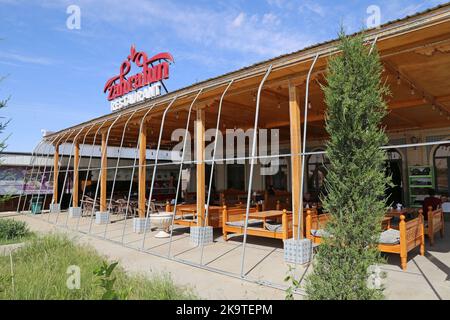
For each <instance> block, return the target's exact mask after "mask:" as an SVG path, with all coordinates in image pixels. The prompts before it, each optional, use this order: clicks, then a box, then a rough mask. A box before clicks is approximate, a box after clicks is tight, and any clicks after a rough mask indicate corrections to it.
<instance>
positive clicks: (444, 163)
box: [434, 144, 450, 196]
mask: <svg viewBox="0 0 450 320" xmlns="http://www.w3.org/2000/svg"><path fill="white" fill-rule="evenodd" d="M434 168H435V174H436V191H437V194H439V195H444V196H448V194H449V191H450V170H449V168H450V144H445V145H442V146H440V147H439V148H437V149H436V151H435V152H434Z"/></svg>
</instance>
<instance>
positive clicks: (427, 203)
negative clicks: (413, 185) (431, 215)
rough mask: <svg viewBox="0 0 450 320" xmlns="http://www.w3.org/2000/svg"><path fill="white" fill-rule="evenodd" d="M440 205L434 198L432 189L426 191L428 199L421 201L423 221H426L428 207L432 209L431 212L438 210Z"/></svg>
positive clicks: (437, 199)
mask: <svg viewBox="0 0 450 320" xmlns="http://www.w3.org/2000/svg"><path fill="white" fill-rule="evenodd" d="M441 205H442V202H441V199H439V198H436V197H435V191H434V189H429V190H428V197H426V198H425V199H424V200H423V208H422V209H423V215H424V218H425V220H427V219H428V214H427V212H428V207H433V210H436V209H438V207H440V206H441Z"/></svg>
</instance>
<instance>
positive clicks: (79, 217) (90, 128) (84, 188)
mask: <svg viewBox="0 0 450 320" xmlns="http://www.w3.org/2000/svg"><path fill="white" fill-rule="evenodd" d="M103 123H105V122H103ZM103 123H102V125H103ZM96 124H97V122H95V123H93V124H92V126H90V127H89V129H88V130H87V131H86V133H85V134H84V137H83V143H82V144H81V150H80V159H79V160H78V170H79V169H80V164H81V159H82V158H83V152H84V149H85V142H86V138H87V136H88V134H89V133H90V132H91V130H92V129H93V128H94V127H95V125H96ZM94 143H95V138H94ZM91 160H92V152H91V155H90V158H89V162H88V167H87V169H86V170H81V171H80V170H79V172H86V178H85V182H84V186H83V192H82V195H81V198H79V200H81V203H80V208H81V214H80V215H79V216H78V218H77V224H76V228H75V229H76V230H77V231H78V226H79V224H80V219H81V217H82V216H83V209H84V208H83V205H84V203H83V198H84V192H85V191H86V183H87V177H88V173H89V168H90V166H91ZM71 200H72V197H71Z"/></svg>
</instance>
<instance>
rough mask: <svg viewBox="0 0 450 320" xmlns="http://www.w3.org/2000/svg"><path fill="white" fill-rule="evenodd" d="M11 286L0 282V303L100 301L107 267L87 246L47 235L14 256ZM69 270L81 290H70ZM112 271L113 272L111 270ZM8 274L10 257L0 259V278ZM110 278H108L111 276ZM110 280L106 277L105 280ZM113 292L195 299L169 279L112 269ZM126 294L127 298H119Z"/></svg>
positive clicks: (28, 244)
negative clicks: (101, 275) (75, 272)
mask: <svg viewBox="0 0 450 320" xmlns="http://www.w3.org/2000/svg"><path fill="white" fill-rule="evenodd" d="M13 262H14V283H15V290H14V293H13V290H12V285H11V283H10V282H9V281H8V279H7V278H6V279H4V280H3V281H0V289H1V290H0V299H25V300H35V299H38V300H55V299H56V300H78V299H83V300H92V299H95V300H100V299H102V298H103V296H104V293H105V288H104V287H102V286H100V285H99V277H98V276H97V275H96V274H99V270H101V269H102V268H103V267H102V266H105V265H106V266H109V263H108V262H107V261H106V259H104V258H103V257H101V256H100V255H98V254H97V252H96V251H95V250H94V249H93V248H91V247H89V246H86V245H79V244H75V243H74V242H73V241H71V240H70V239H69V238H67V236H63V235H58V234H55V235H47V236H44V237H35V238H33V239H31V240H30V241H29V242H28V243H27V245H26V246H25V247H23V248H22V249H20V250H18V251H16V252H15V253H14V255H13ZM69 266H77V267H79V270H80V280H81V281H80V288H79V289H69V288H68V287H67V285H66V283H67V280H68V278H69V276H70V274H68V273H67V272H68V267H69ZM111 271H112V270H111ZM2 274H3V275H9V274H10V261H9V257H0V275H2ZM110 275H111V274H110ZM108 277H109V276H108ZM113 277H114V278H115V279H116V280H115V281H114V290H115V291H116V292H118V293H120V294H119V295H118V298H120V299H167V300H175V299H194V298H195V295H194V294H193V293H192V292H191V291H190V290H188V289H186V288H182V287H178V286H176V285H175V284H174V283H173V282H172V280H171V278H170V277H169V276H168V275H152V277H147V276H144V275H139V274H138V275H128V274H127V273H126V272H125V271H124V270H123V268H121V267H119V266H117V267H116V268H115V269H114V273H113ZM124 292H126V294H122V293H124Z"/></svg>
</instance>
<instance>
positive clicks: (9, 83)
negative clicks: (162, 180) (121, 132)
mask: <svg viewBox="0 0 450 320" xmlns="http://www.w3.org/2000/svg"><path fill="white" fill-rule="evenodd" d="M445 2H446V1H435V0H428V1H423V0H398V1H395V0H390V1H389V0H383V1H375V0H369V1H356V0H349V1H325V0H322V1H312V0H304V1H300V0H227V1H225V0H217V1H213V0H197V1H190V0H184V1H178V0H164V1H162V0H159V1H150V0H149V1H144V0H126V1H123V0H122V1H121V0H110V1H106V0H105V1H103V0H96V1H92V0H84V1H75V0H68V1H66V0H54V1H50V0H47V1H25V0H23V1H22V0H0V39H1V40H0V76H7V77H6V78H5V79H4V80H3V81H2V82H1V83H0V99H4V98H6V97H8V96H10V97H11V99H10V102H9V105H8V108H7V109H6V110H2V113H3V114H1V115H0V116H6V117H7V118H11V119H12V120H11V123H10V124H9V127H8V129H7V132H5V133H4V134H3V135H4V136H5V135H7V134H11V137H10V138H9V140H8V144H9V146H8V151H31V150H32V149H33V148H34V146H35V145H36V143H37V142H38V141H39V140H40V138H41V129H47V130H51V131H55V130H59V129H63V128H65V127H68V126H71V125H74V124H77V123H80V122H83V121H87V120H89V119H91V118H93V117H96V116H100V115H103V114H106V113H109V110H110V107H109V103H108V102H107V99H106V95H105V94H104V93H103V91H102V90H103V86H104V84H105V82H106V81H107V80H108V79H109V78H110V77H112V76H114V75H116V74H117V73H118V70H119V66H120V64H121V62H122V61H123V60H124V59H125V58H126V57H127V55H128V54H129V50H130V46H131V44H135V45H136V47H137V49H138V50H139V51H145V52H147V53H148V55H149V56H150V55H153V54H156V53H159V52H161V51H169V52H171V53H172V55H173V56H174V58H175V64H174V65H173V66H172V67H171V78H170V79H169V80H168V81H167V82H166V84H167V86H168V89H169V90H175V89H178V88H181V87H184V86H187V85H190V84H192V83H193V82H196V81H200V80H205V79H207V78H210V77H213V76H218V75H221V74H223V73H226V72H229V71H233V70H235V69H238V68H240V67H243V66H247V65H250V64H253V63H256V62H259V61H262V60H264V59H268V58H271V57H275V56H277V55H280V54H284V53H289V52H292V51H296V50H299V49H301V48H304V47H306V46H309V45H312V44H315V43H317V42H322V41H325V40H330V39H333V38H335V37H336V34H337V31H338V29H339V26H340V24H341V23H343V24H344V26H345V27H346V30H347V32H353V31H357V30H359V29H361V27H363V26H364V25H365V21H366V19H367V17H368V14H367V13H366V10H367V7H368V6H370V5H378V6H379V7H380V9H381V22H382V23H383V22H387V21H390V20H393V19H397V18H401V17H404V16H407V15H410V14H414V13H416V12H418V11H423V10H426V9H427V8H430V7H434V6H436V5H438V4H441V3H445ZM72 4H75V5H78V6H79V7H80V9H81V29H80V30H70V29H68V28H67V27H66V20H67V18H68V14H67V13H66V9H67V7H68V6H69V5H72Z"/></svg>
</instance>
